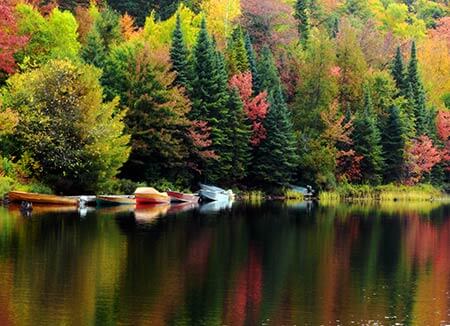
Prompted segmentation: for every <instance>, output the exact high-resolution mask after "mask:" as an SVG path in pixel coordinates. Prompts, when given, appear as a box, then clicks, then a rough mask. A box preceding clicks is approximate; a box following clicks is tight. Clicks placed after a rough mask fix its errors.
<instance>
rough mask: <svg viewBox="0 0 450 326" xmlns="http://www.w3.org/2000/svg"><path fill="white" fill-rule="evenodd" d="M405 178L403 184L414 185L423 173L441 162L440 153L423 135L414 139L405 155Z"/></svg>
mask: <svg viewBox="0 0 450 326" xmlns="http://www.w3.org/2000/svg"><path fill="white" fill-rule="evenodd" d="M406 156H407V159H406V168H407V176H406V179H405V184H408V185H414V184H416V183H418V182H420V180H421V179H422V176H423V175H424V174H425V173H429V172H430V171H431V169H432V168H433V167H434V166H435V165H436V164H438V163H439V162H441V161H442V152H441V151H440V150H439V149H438V148H436V147H434V145H433V141H432V140H431V139H430V138H429V137H428V136H425V135H422V136H420V137H419V138H417V139H414V140H413V142H412V145H411V146H410V147H409V148H408V150H407V153H406Z"/></svg>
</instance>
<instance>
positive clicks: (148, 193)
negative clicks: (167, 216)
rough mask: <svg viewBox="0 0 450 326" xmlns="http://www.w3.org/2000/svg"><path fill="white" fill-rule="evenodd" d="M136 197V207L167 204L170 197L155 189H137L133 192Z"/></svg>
mask: <svg viewBox="0 0 450 326" xmlns="http://www.w3.org/2000/svg"><path fill="white" fill-rule="evenodd" d="M134 195H135V196H136V204H137V205H152V204H168V203H170V197H169V195H168V194H167V193H166V192H159V191H158V190H156V189H155V188H151V187H149V188H146V187H142V188H137V189H136V191H135V192H134Z"/></svg>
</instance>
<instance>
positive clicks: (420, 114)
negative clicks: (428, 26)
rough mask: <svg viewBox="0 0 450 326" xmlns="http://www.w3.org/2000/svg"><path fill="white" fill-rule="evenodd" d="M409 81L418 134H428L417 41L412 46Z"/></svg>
mask: <svg viewBox="0 0 450 326" xmlns="http://www.w3.org/2000/svg"><path fill="white" fill-rule="evenodd" d="M407 82H408V85H409V94H408V97H409V101H410V103H411V105H412V106H413V108H414V117H415V123H416V124H415V126H416V134H417V136H421V135H428V129H429V128H428V127H429V126H428V117H427V109H426V98H425V89H424V87H423V84H422V80H421V78H420V74H419V69H418V60H417V50H416V43H415V42H413V43H412V46H411V58H410V60H409V64H408V75H407Z"/></svg>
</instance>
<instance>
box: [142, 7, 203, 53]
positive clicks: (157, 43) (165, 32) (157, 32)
mask: <svg viewBox="0 0 450 326" xmlns="http://www.w3.org/2000/svg"><path fill="white" fill-rule="evenodd" d="M177 14H179V15H180V18H181V28H182V30H183V34H184V37H185V41H186V44H187V45H188V46H190V47H191V46H193V45H194V43H195V40H196V38H197V34H198V31H199V27H200V22H201V15H196V14H195V13H194V12H192V11H191V10H190V9H189V8H187V7H186V6H184V5H183V4H181V5H180V7H179V8H178V10H177V12H176V13H175V14H174V15H173V16H172V17H170V18H169V19H167V20H165V21H158V20H157V19H156V17H155V13H154V12H152V13H151V14H150V16H149V17H147V19H146V20H145V25H144V30H143V33H142V37H143V38H144V40H145V41H146V42H147V43H148V44H149V45H150V47H151V48H152V49H160V48H161V47H167V46H169V45H170V44H171V42H172V33H173V31H174V29H175V23H176V16H177Z"/></svg>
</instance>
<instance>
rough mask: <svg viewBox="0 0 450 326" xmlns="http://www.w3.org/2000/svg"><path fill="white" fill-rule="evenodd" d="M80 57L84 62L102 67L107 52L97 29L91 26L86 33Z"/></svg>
mask: <svg viewBox="0 0 450 326" xmlns="http://www.w3.org/2000/svg"><path fill="white" fill-rule="evenodd" d="M81 57H82V58H83V60H84V62H86V63H89V64H92V65H94V66H96V67H99V68H103V67H104V65H105V61H106V57H107V53H106V48H105V45H104V44H103V40H102V38H101V37H100V34H99V33H98V31H97V29H95V28H93V29H92V31H91V32H90V33H89V34H88V36H87V40H86V45H85V46H84V47H83V49H82V50H81Z"/></svg>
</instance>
